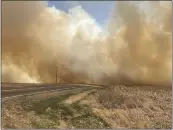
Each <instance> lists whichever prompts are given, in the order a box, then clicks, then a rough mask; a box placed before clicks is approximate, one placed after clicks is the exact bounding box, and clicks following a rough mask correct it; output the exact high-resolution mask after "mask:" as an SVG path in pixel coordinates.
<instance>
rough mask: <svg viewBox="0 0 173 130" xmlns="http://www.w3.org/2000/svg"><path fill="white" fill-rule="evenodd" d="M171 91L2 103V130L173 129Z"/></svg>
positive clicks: (120, 90)
mask: <svg viewBox="0 0 173 130" xmlns="http://www.w3.org/2000/svg"><path fill="white" fill-rule="evenodd" d="M171 116H172V92H171V91H167V90H161V89H144V88H139V87H125V86H112V87H108V88H104V89H99V90H92V89H91V90H89V91H88V90H87V91H84V90H79V91H76V92H74V93H69V92H67V93H63V94H62V95H61V94H58V96H57V93H51V94H46V95H45V94H42V95H40V96H38V95H35V96H34V97H33V96H31V97H25V98H24V97H22V98H19V99H17V100H8V101H4V102H3V106H2V127H3V128H88V129H89V128H91V129H94V128H110V127H111V128H171V126H172V120H171V119H172V117H171Z"/></svg>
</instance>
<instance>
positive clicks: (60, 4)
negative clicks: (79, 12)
mask: <svg viewBox="0 0 173 130" xmlns="http://www.w3.org/2000/svg"><path fill="white" fill-rule="evenodd" d="M76 5H81V6H82V8H83V9H84V10H86V11H87V12H88V13H89V14H90V15H91V16H92V17H93V18H95V19H96V21H97V23H98V24H100V25H101V26H104V25H105V24H106V23H107V20H108V19H109V17H110V12H111V10H112V9H113V7H114V5H115V1H48V6H55V7H56V8H57V9H60V10H63V11H65V12H68V9H69V8H72V7H75V6H76Z"/></svg>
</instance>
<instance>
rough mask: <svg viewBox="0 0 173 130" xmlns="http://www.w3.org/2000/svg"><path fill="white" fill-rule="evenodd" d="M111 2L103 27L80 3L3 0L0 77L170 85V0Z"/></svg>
mask: <svg viewBox="0 0 173 130" xmlns="http://www.w3.org/2000/svg"><path fill="white" fill-rule="evenodd" d="M115 6H116V7H115V9H114V11H113V12H112V14H113V15H112V17H111V18H110V24H109V29H108V32H107V31H105V30H104V29H103V28H101V27H99V26H98V25H97V23H96V21H95V20H94V19H93V18H92V17H91V16H90V15H89V14H87V12H86V11H85V10H83V9H82V7H80V6H76V7H74V8H72V9H70V10H69V12H68V13H66V12H63V11H61V10H58V9H56V8H55V7H48V6H47V3H46V2H36V1H18V2H17V1H15V2H12V1H3V2H2V81H4V82H36V83H37V82H43V83H54V82H55V81H56V76H57V77H58V80H59V81H60V82H66V83H79V82H82V83H96V84H118V83H121V84H125V83H130V84H155V85H161V84H165V85H168V84H169V85H171V84H172V5H171V1H170V2H152V1H150V2H122V1H121V2H120V1H118V2H116V5H115ZM56 72H57V74H56Z"/></svg>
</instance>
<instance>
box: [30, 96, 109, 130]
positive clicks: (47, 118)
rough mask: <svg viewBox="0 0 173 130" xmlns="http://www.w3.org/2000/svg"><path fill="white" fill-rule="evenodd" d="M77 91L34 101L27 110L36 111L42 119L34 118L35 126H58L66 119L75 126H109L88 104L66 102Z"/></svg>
mask: <svg viewBox="0 0 173 130" xmlns="http://www.w3.org/2000/svg"><path fill="white" fill-rule="evenodd" d="M74 94H76V93H67V94H64V95H59V96H56V97H51V98H48V99H47V100H42V101H39V102H35V103H32V105H31V106H30V107H29V108H28V109H27V111H34V112H35V113H36V116H38V117H39V118H40V120H33V121H32V126H33V127H34V128H58V126H59V122H58V120H64V121H65V122H67V124H69V125H70V126H72V127H74V128H109V126H108V124H107V123H106V122H105V121H103V120H102V119H101V118H100V117H97V116H96V115H94V114H93V113H92V110H91V108H90V107H88V106H87V105H80V104H79V103H78V102H76V103H73V104H66V103H65V102H64V100H65V99H67V98H68V97H70V96H72V95H74Z"/></svg>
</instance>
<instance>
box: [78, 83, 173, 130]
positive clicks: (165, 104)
mask: <svg viewBox="0 0 173 130" xmlns="http://www.w3.org/2000/svg"><path fill="white" fill-rule="evenodd" d="M80 103H81V104H87V105H89V106H91V107H92V110H93V111H94V113H95V114H97V115H98V116H100V117H101V118H103V119H104V120H105V121H106V122H107V123H109V125H110V126H111V127H112V128H171V127H172V92H171V91H165V90H161V89H153V90H152V89H144V88H138V87H125V86H116V87H114V86H112V87H109V88H106V89H104V90H99V91H98V92H97V93H95V94H94V95H91V96H89V97H88V98H87V99H85V100H83V101H81V102H80Z"/></svg>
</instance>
